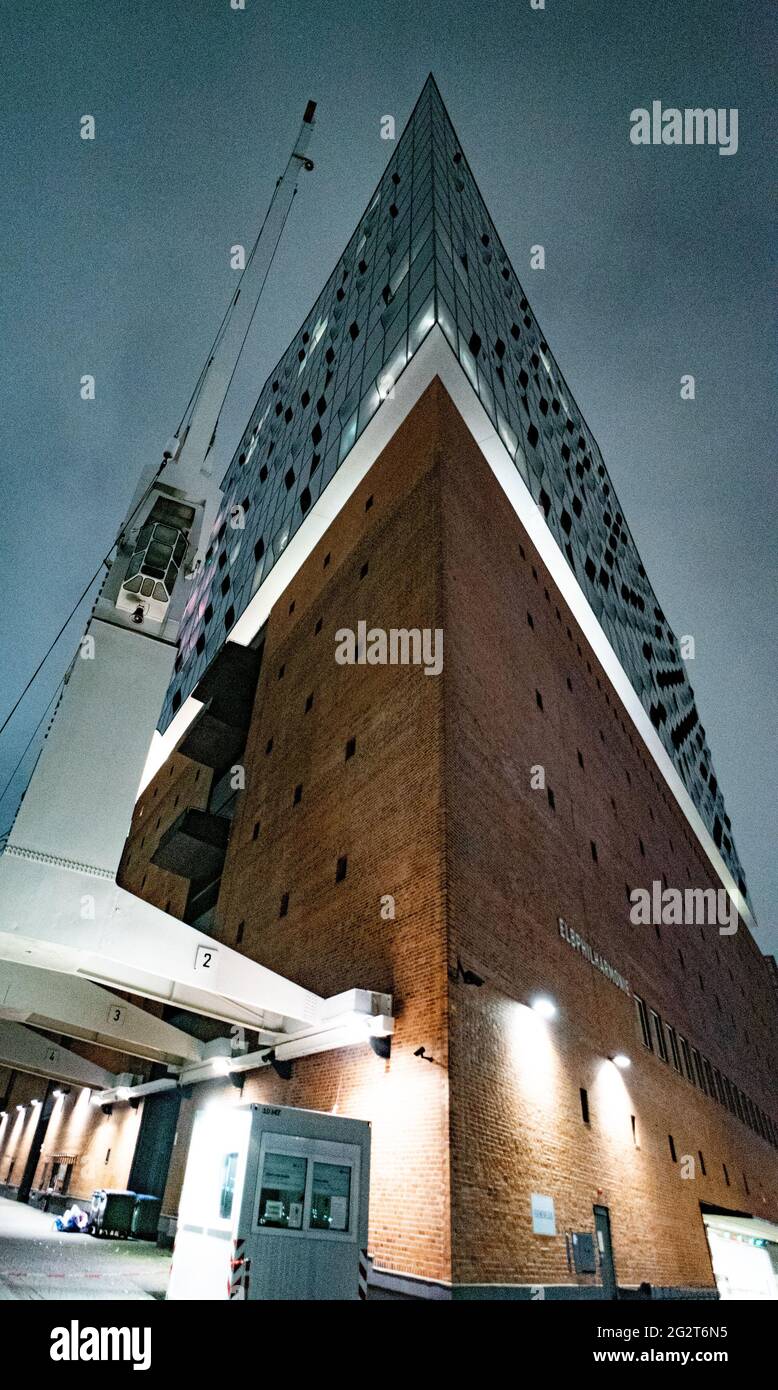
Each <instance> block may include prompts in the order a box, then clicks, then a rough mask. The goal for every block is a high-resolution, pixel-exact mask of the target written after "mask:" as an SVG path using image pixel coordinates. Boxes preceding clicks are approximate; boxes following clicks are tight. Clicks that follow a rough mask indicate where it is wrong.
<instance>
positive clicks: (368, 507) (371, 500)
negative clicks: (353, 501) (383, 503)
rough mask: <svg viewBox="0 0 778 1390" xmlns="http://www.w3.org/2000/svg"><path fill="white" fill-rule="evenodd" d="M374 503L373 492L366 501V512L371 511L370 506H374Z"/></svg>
mask: <svg viewBox="0 0 778 1390" xmlns="http://www.w3.org/2000/svg"><path fill="white" fill-rule="evenodd" d="M372 505H373V494H372V493H371V494H370V496H369V497H368V499H367V501H366V503H365V511H366V512H369V511H370V508H371V507H372Z"/></svg>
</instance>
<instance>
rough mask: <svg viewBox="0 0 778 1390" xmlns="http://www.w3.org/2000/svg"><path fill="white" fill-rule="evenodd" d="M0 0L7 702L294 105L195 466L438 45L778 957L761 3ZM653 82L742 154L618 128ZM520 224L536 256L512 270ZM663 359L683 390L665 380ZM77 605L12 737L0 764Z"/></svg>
mask: <svg viewBox="0 0 778 1390" xmlns="http://www.w3.org/2000/svg"><path fill="white" fill-rule="evenodd" d="M0 13H1V14H2V30H3V35H2V40H3V42H2V46H3V48H4V50H5V57H4V63H3V66H4V72H3V73H2V83H1V84H0V86H1V87H2V97H0V101H2V103H3V105H4V107H5V112H4V119H3V129H4V135H3V142H2V146H1V147H0V161H1V163H2V170H1V177H2V188H3V193H4V195H5V199H6V200H7V203H8V208H7V213H6V219H5V222H6V234H5V237H4V243H5V245H4V252H5V259H6V261H7V262H8V270H9V273H8V274H7V276H6V277H5V278H6V280H7V282H8V283H7V293H6V300H5V316H6V322H5V326H4V331H3V344H4V349H5V372H4V376H5V382H4V385H5V391H4V395H5V401H4V406H3V411H2V415H3V419H2V424H1V425H0V432H1V439H2V508H3V517H4V522H5V526H4V545H3V555H2V575H1V576H0V577H1V579H2V592H3V594H4V603H3V607H2V616H1V617H0V650H2V653H3V655H2V665H3V671H2V683H1V686H0V712H1V713H2V714H3V715H4V714H5V713H6V711H7V710H8V708H10V705H11V703H12V701H13V700H14V699H15V697H16V695H17V694H18V692H19V690H20V689H21V686H22V685H23V684H24V682H25V681H26V679H27V678H28V676H29V675H30V673H31V672H32V670H33V669H34V667H35V666H36V665H37V662H38V661H39V659H40V657H41V656H42V654H43V652H44V651H45V650H46V647H47V645H48V643H49V641H50V640H51V638H52V637H53V636H54V634H55V633H56V631H57V629H58V628H59V626H60V624H61V622H62V621H63V620H64V618H65V616H66V615H67V613H68V611H69V609H70V607H71V605H72V603H73V602H74V600H75V598H76V597H77V595H78V594H79V592H80V591H81V589H82V588H83V586H84V584H85V583H86V580H87V579H88V577H89V575H90V574H91V573H92V572H93V570H94V569H95V568H96V566H97V564H98V561H99V560H100V558H101V557H102V555H103V554H105V552H106V551H107V549H108V548H109V546H110V544H111V540H112V538H113V535H114V533H115V529H116V527H117V525H118V524H119V522H120V520H121V518H122V515H123V513H124V510H125V508H126V506H127V504H128V501H129V498H130V495H131V492H132V490H133V485H134V482H135V480H136V477H137V474H138V472H139V469H140V468H141V466H142V465H143V464H145V463H147V462H148V461H150V460H151V461H153V462H156V461H157V460H158V458H159V456H160V449H161V447H162V445H163V444H164V442H165V441H166V439H167V438H168V436H169V435H170V434H171V433H172V432H173V429H174V428H175V426H176V424H177V422H178V419H179V417H180V415H181V413H182V410H183V407H184V405H185V404H186V401H187V399H188V397H189V393H190V391H191V389H192V386H193V384H194V381H195V379H196V377H197V375H198V373H199V371H200V369H201V366H202V362H203V359H204V356H205V353H206V351H207V349H208V346H209V345H210V342H211V339H212V336H213V333H214V331H215V328H216V326H217V324H218V322H219V320H220V319H221V315H222V313H223V310H224V307H225V304H226V301H227V298H228V296H229V294H230V292H231V291H232V289H234V285H235V272H233V271H231V270H230V269H229V263H228V253H229V247H230V245H231V244H232V243H233V242H242V243H244V244H250V243H251V241H252V240H253V238H254V235H255V234H256V229H257V227H258V225H259V219H260V217H261V215H262V213H263V211H264V209H265V207H266V205H267V201H268V199H269V197H270V193H271V191H272V187H273V183H274V181H275V178H276V176H277V174H278V173H279V172H280V170H281V168H282V166H283V164H284V162H285V159H286V156H287V154H288V151H289V148H290V146H291V141H292V139H293V136H294V134H295V131H296V129H297V126H298V124H299V120H300V117H301V115H302V111H303V108H304V106H305V102H306V100H307V98H308V97H314V98H315V99H316V100H317V101H318V102H319V112H318V125H317V130H316V135H315V148H314V149H313V151H312V153H313V155H314V158H315V160H316V166H317V167H316V171H315V173H314V174H313V175H310V176H306V178H305V179H304V180H303V183H302V186H301V192H300V194H299V196H298V198H297V200H296V203H295V208H294V211H293V215H292V217H291V219H290V222H289V224H288V227H287V232H286V234H285V240H284V244H283V248H282V251H281V252H280V253H279V255H278V257H277V258H276V262H275V265H274V268H273V273H272V279H271V281H270V282H269V283H268V287H267V290H266V293H265V295H264V297H263V302H262V306H261V309H260V312H259V313H258V314H257V319H256V320H255V324H254V329H253V331H252V335H251V338H250V340H249V344H248V346H247V351H246V353H245V355H244V361H243V363H242V365H241V368H240V370H239V372H238V374H237V376H236V380H235V384H234V387H233V392H232V396H231V399H230V402H229V405H228V408H227V409H226V410H225V412H224V413H223V417H222V424H221V426H220V443H219V455H218V459H217V465H218V467H217V471H218V469H219V468H220V467H221V465H222V464H225V465H226V463H227V462H228V460H229V458H230V456H231V453H232V450H233V448H234V446H235V443H236V441H237V436H238V432H239V430H240V429H241V428H242V426H243V424H244V423H245V420H246V418H247V416H248V413H249V410H250V409H251V407H252V406H253V404H254V401H255V399H256V396H257V394H258V391H259V387H260V386H261V384H262V382H263V381H264V379H265V377H266V375H267V373H268V371H269V370H270V368H271V366H272V365H273V363H274V361H275V360H276V358H277V357H278V356H279V355H280V353H281V351H282V350H283V349H284V348H285V347H286V345H287V343H288V341H289V339H290V337H291V336H292V333H293V332H294V330H295V329H296V327H297V325H298V323H299V322H300V320H301V319H302V318H303V317H304V315H305V314H306V312H307V310H308V309H309V307H310V305H311V304H312V302H313V300H314V298H315V296H316V295H317V293H318V291H319V290H320V288H321V287H322V285H323V283H324V280H325V278H326V276H327V275H328V274H329V272H330V270H331V269H332V266H333V264H334V262H335V260H336V259H337V257H338V255H339V254H340V252H341V250H342V249H343V246H344V245H345V243H346V241H347V240H348V237H349V235H350V233H351V232H352V230H353V228H354V226H355V223H356V221H357V218H358V216H359V214H360V213H361V212H362V210H363V208H364V206H365V204H366V202H367V200H368V197H369V195H370V192H371V189H372V187H373V185H374V184H375V183H376V181H377V179H378V177H379V175H380V174H381V171H382V169H383V167H384V165H385V163H386V160H387V158H388V155H389V153H390V151H391V146H388V145H387V144H386V142H384V141H382V140H381V139H380V135H379V119H380V117H381V116H382V115H384V114H386V113H391V114H393V115H394V116H395V118H396V120H397V127H398V132H399V130H400V129H401V128H402V125H403V123H404V121H405V119H406V117H407V116H408V114H409V113H410V110H411V108H412V106H413V104H414V102H415V100H416V97H417V96H418V93H419V90H420V89H421V86H422V84H423V82H424V79H425V77H426V75H427V73H428V72H429V71H430V70H432V71H434V73H435V76H436V78H437V80H438V83H439V85H440V88H441V92H442V95H443V99H444V101H445V102H446V104H447V106H448V108H449V112H450V114H451V117H452V119H453V121H454V124H455V126H456V127H457V130H458V133H459V135H460V138H461V140H462V142H463V147H464V149H465V152H466V154H467V157H468V159H469V161H470V163H471V165H472V168H473V170H474V173H475V175H476V178H477V179H478V181H479V184H480V187H481V191H482V193H483V194H484V197H485V199H486V203H487V205H488V207H489V209H490V211H491V213H492V216H493V218H494V220H495V223H496V225H497V228H498V230H499V231H500V233H501V236H502V238H503V240H504V242H505V244H506V246H507V249H508V251H509V253H510V255H511V258H512V260H513V264H514V266H515V269H516V271H517V273H518V275H519V278H520V279H521V280H522V282H523V284H524V288H525V290H526V292H527V294H528V297H529V299H530V301H531V303H532V306H533V308H534V309H535V311H536V313H537V314H538V316H539V319H540V322H541V324H542V325H543V328H544V331H545V333H546V335H547V337H548V340H549V342H550V344H551V346H552V348H553V351H554V353H555V355H556V357H557V359H558V361H559V363H560V366H561V368H562V370H563V371H564V373H565V375H566V377H567V380H568V382H569V384H570V386H571V389H572V390H573V392H574V394H575V396H576V399H577V401H578V403H579V405H580V406H581V408H582V410H583V412H584V414H585V416H586V418H587V420H588V422H589V424H590V426H591V427H592V429H593V431H594V433H595V435H596V437H597V439H598V441H599V443H600V447H601V449H602V451H603V455H604V457H605V459H606V462H607V465H608V468H609V470H610V472H611V475H612V477H613V479H614V482H615V484H616V487H617V490H618V493H619V497H620V500H621V503H622V506H623V509H624V512H625V515H626V517H627V519H628V521H629V524H630V527H631V529H632V532H633V535H634V537H635V540H636V542H637V545H638V548H639V550H640V552H641V555H642V557H643V560H644V562H645V565H646V569H647V571H648V573H649V576H650V578H651V580H652V582H653V584H654V587H655V589H656V591H657V594H658V596H659V599H660V602H661V603H662V604H663V606H664V608H665V611H666V613H667V615H668V618H669V620H670V622H671V624H672V625H673V627H674V629H675V631H676V632H677V633H691V634H693V635H694V636H695V639H696V648H697V654H696V659H695V661H694V663H693V664H692V666H691V668H690V675H691V679H692V683H693V685H694V688H695V693H696V696H697V704H698V708H699V710H700V714H701V717H702V720H703V723H704V724H705V727H706V730H707V732H708V736H709V740H710V744H711V748H712V750H713V755H714V759H715V765H716V769H717V772H718V776H719V779H720V782H721V784H722V786H723V788H724V794H725V798H726V802H727V807H728V810H729V814H730V816H731V818H732V823H733V828H734V832H735V837H736V843H737V845H738V849H739V852H740V855H741V858H742V860H743V862H744V865H745V869H746V874H747V877H748V881H749V885H750V889H751V894H752V898H753V901H754V905H755V909H756V913H757V917H758V918H759V920H760V923H761V931H760V941H761V944H762V945H763V946H764V947H768V948H769V949H772V950H776V949H777V948H778V931H777V930H776V923H778V911H777V910H776V909H777V908H778V855H776V853H775V849H774V846H773V834H772V823H773V814H772V813H773V805H774V800H775V778H774V753H775V728H776V722H777V721H776V708H775V676H774V672H775V665H776V662H775V647H774V639H773V618H774V613H775V610H776V568H775V558H774V556H775V541H774V525H771V521H772V515H771V513H773V512H774V507H775V486H774V469H775V465H774V461H773V457H772V452H771V443H772V438H773V437H774V436H775V423H776V422H775V411H774V407H773V408H772V409H771V391H772V381H773V372H772V371H771V367H772V368H773V370H774V366H775V357H774V349H773V342H772V335H771V322H770V315H769V309H768V286H769V283H770V280H769V271H768V243H769V230H770V229H769V222H768V212H767V209H768V206H769V199H768V189H769V153H768V144H769V135H770V132H769V130H768V111H769V109H770V97H769V88H768V60H767V55H768V52H769V50H770V48H771V47H773V48H774V47H775V39H776V34H775V33H774V32H770V30H771V28H773V27H774V26H773V24H772V21H771V20H770V19H769V18H768V10H767V6H766V5H765V6H764V7H761V6H759V5H758V4H749V5H748V6H736V5H733V4H732V3H731V2H727V0H687V3H681V0H650V3H649V0H644V3H642V4H638V3H635V0H547V7H546V10H545V11H540V12H536V11H533V10H532V9H531V8H530V4H529V0H511V3H506V2H505V0H492V3H489V4H488V5H487V4H481V5H477V4H473V3H472V0H470V3H463V2H462V0H428V3H426V4H424V5H420V4H418V3H408V0H393V3H392V4H388V5H379V4H374V5H370V6H369V7H368V6H365V5H361V6H360V4H359V0H352V3H348V4H346V3H343V2H342V0H332V2H331V3H318V4H312V3H311V0H297V3H295V4H287V5H283V4H280V3H278V0H261V3H260V0H246V10H245V12H235V11H233V10H231V9H230V6H229V0H132V3H129V4H124V5H118V4H106V3H105V0H102V3H98V2H97V0H78V3H76V4H72V5H67V6H66V5H63V4H62V0H36V3H35V4H34V5H25V4H22V3H21V0H16V3H8V2H7V0H5V2H4V3H2V5H1V6H0ZM655 99H656V100H661V101H662V102H663V103H664V105H665V106H673V105H677V106H680V107H683V106H708V105H712V106H723V107H737V108H738V111H739V125H740V148H739V151H738V153H737V154H736V155H735V156H734V157H721V156H720V155H719V154H718V153H717V151H716V149H715V148H683V147H682V148H660V149H654V148H635V147H633V146H632V145H631V144H630V142H629V139H628V134H629V113H630V111H631V110H632V109H633V108H634V107H637V106H644V107H649V106H650V104H651V102H652V100H655ZM84 113H90V114H93V115H94V116H95V117H96V121H97V139H96V141H95V142H93V143H90V142H84V141H82V140H81V139H80V138H79V118H80V117H81V115H82V114H84ZM534 242H542V243H543V244H544V245H545V247H546V254H547V269H546V270H545V271H544V272H538V271H535V272H533V271H531V270H529V268H528V249H529V246H530V245H531V244H532V243H534ZM685 372H692V373H693V374H694V375H695V377H696V381H697V400H696V401H695V402H694V403H684V402H682V401H681V400H680V397H679V380H680V377H681V375H682V374H683V373H685ZM84 373H92V374H94V375H95V376H96V378H97V399H96V401H94V402H92V403H85V402H83V401H82V400H81V399H80V396H79V380H80V378H81V376H82V375H83V374H84ZM773 399H774V398H773ZM771 533H772V534H771ZM81 626H82V623H81V622H80V621H79V620H78V619H77V620H75V621H74V622H73V624H72V626H71V628H70V629H68V632H67V634H66V636H65V637H64V638H63V640H62V641H61V643H60V645H59V646H58V647H57V649H56V652H55V653H54V655H53V656H52V658H51V659H50V660H49V662H48V664H47V666H46V668H45V670H44V676H43V678H41V679H40V680H39V681H38V682H37V683H36V686H35V687H34V692H33V694H31V695H30V696H29V697H28V698H27V699H26V700H25V702H24V704H23V706H22V708H21V710H20V712H19V714H18V715H17V716H16V717H15V719H14V721H13V723H12V725H11V726H10V727H9V729H8V730H7V731H6V733H5V734H4V735H3V736H2V739H0V788H2V786H4V785H5V782H6V779H7V778H8V776H9V774H10V772H11V770H12V768H13V767H14V765H15V763H16V761H17V759H18V758H19V755H20V753H21V751H22V749H23V747H24V745H25V743H26V742H27V740H28V738H29V737H30V734H31V733H32V730H33V728H34V726H35V724H36V723H37V721H38V719H39V718H40V715H41V712H42V710H43V708H44V707H45V705H46V703H47V701H48V700H49V698H50V696H51V694H52V692H53V691H54V688H55V686H56V684H57V682H58V681H59V679H60V678H61V676H62V673H63V671H64V669H65V667H66V665H67V664H68V662H69V659H70V657H71V655H72V652H73V649H74V647H75V644H76V642H77V639H78V636H79V635H80V630H81ZM34 746H35V745H33V747H34ZM31 756H32V750H31V753H30V755H28V758H27V761H26V763H25V764H23V766H22V769H21V771H20V773H19V775H18V776H17V777H16V779H15V781H14V783H13V785H12V788H11V790H10V791H9V793H8V794H7V795H6V797H5V799H4V801H3V803H2V807H0V830H3V829H5V827H6V825H7V824H8V823H9V822H10V819H11V815H12V812H13V807H14V805H15V800H16V797H18V794H19V793H20V792H21V790H22V788H23V785H24V782H25V773H28V772H29V768H30V766H31V761H30V760H31ZM771 933H772V934H771Z"/></svg>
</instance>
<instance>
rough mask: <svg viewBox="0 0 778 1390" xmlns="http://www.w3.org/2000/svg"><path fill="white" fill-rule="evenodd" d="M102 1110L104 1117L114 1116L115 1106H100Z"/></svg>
mask: <svg viewBox="0 0 778 1390" xmlns="http://www.w3.org/2000/svg"><path fill="white" fill-rule="evenodd" d="M100 1109H101V1110H102V1112H103V1114H104V1115H112V1114H113V1106H112V1105H101V1106H100Z"/></svg>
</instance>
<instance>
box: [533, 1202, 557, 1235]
mask: <svg viewBox="0 0 778 1390" xmlns="http://www.w3.org/2000/svg"><path fill="white" fill-rule="evenodd" d="M531 1202H532V1229H533V1231H534V1233H535V1235H536V1236H555V1235H556V1213H555V1212H554V1199H553V1197H544V1196H543V1195H542V1193H540V1192H533V1194H532V1198H531Z"/></svg>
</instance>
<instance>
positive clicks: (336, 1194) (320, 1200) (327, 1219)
mask: <svg viewBox="0 0 778 1390" xmlns="http://www.w3.org/2000/svg"><path fill="white" fill-rule="evenodd" d="M350 1210H351V1167H350V1165H349V1164H348V1163H314V1165H313V1183H312V1185H311V1217H310V1227H311V1230H314V1231H347V1230H348V1229H349V1219H350Z"/></svg>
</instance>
